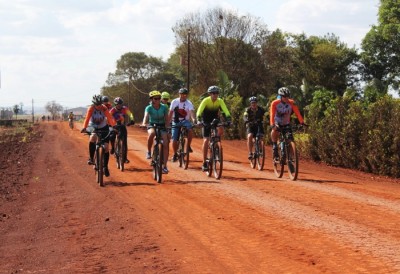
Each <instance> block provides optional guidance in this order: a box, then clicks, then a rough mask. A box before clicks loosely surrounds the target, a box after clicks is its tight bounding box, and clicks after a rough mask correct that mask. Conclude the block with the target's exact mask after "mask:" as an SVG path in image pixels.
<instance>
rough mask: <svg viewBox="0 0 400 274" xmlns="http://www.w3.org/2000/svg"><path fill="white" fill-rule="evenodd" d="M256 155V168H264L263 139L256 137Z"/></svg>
mask: <svg viewBox="0 0 400 274" xmlns="http://www.w3.org/2000/svg"><path fill="white" fill-rule="evenodd" d="M256 155H257V158H256V159H257V168H258V170H263V169H264V162H265V149H264V141H263V140H261V139H258V141H257V145H256Z"/></svg>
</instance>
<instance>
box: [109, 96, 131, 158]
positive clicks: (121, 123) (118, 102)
mask: <svg viewBox="0 0 400 274" xmlns="http://www.w3.org/2000/svg"><path fill="white" fill-rule="evenodd" d="M123 103H124V101H123V100H122V98H121V97H117V98H115V99H114V107H113V108H111V110H110V114H111V115H112V116H113V118H114V119H115V121H116V122H117V125H118V137H119V138H122V140H123V142H124V144H125V147H126V151H125V152H126V153H127V152H128V132H127V130H126V126H125V115H128V116H129V118H130V122H129V123H128V124H127V125H128V126H130V125H134V124H135V119H134V118H133V114H132V112H131V111H130V110H129V108H128V107H127V106H124V105H123ZM115 137H116V136H115V135H113V136H111V137H110V142H111V154H114V144H115ZM125 156H126V157H125V163H129V160H128V155H125Z"/></svg>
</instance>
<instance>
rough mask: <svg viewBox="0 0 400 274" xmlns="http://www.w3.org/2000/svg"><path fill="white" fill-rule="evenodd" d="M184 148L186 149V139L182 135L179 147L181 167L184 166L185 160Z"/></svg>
mask: <svg viewBox="0 0 400 274" xmlns="http://www.w3.org/2000/svg"><path fill="white" fill-rule="evenodd" d="M184 147H185V139H184V138H183V136H182V134H180V136H179V147H178V161H179V167H182V165H183V161H184V160H183V158H184V153H185V152H184Z"/></svg>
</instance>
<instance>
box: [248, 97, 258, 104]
mask: <svg viewBox="0 0 400 274" xmlns="http://www.w3.org/2000/svg"><path fill="white" fill-rule="evenodd" d="M249 102H250V103H251V102H257V97H256V96H251V97H250V98H249Z"/></svg>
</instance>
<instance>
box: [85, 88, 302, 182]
mask: <svg viewBox="0 0 400 274" xmlns="http://www.w3.org/2000/svg"><path fill="white" fill-rule="evenodd" d="M178 93H179V97H178V98H176V99H174V100H172V102H169V100H170V99H171V96H170V94H169V93H168V92H162V93H161V92H159V91H157V90H154V91H151V92H150V93H149V100H150V102H149V105H147V106H146V108H145V111H144V118H143V121H142V124H141V127H145V128H147V132H148V138H147V152H146V159H151V149H152V146H153V142H154V137H155V134H156V132H155V128H154V127H155V126H158V127H161V128H162V130H161V138H162V140H163V143H164V144H169V142H170V139H172V151H173V155H172V157H171V160H172V161H173V162H175V161H177V159H178V155H177V149H178V138H179V130H180V127H182V126H185V127H186V128H187V129H188V145H189V152H192V149H191V146H190V145H191V142H192V138H193V126H194V125H201V126H203V125H207V124H210V123H211V122H212V121H213V120H214V119H220V116H221V115H222V116H223V117H224V120H225V123H226V125H228V126H229V125H230V123H231V114H230V112H229V110H228V108H227V106H226V104H225V102H224V100H223V99H222V98H219V93H220V88H219V87H218V86H210V87H209V88H208V90H207V93H208V95H209V96H207V97H206V98H204V99H203V100H202V101H201V103H200V105H199V107H198V109H197V112H195V109H194V105H193V103H192V102H191V101H190V100H189V99H187V97H188V94H189V91H188V90H187V89H186V88H181V89H180V90H179V92H178ZM257 101H258V100H257V97H255V96H252V97H250V98H249V104H250V105H249V107H247V108H246V109H245V112H244V114H243V119H244V121H245V125H246V131H247V148H248V152H249V154H248V158H249V159H252V157H253V155H252V152H251V151H252V147H253V137H255V136H256V135H257V134H260V135H264V127H263V123H264V117H265V114H266V111H265V110H264V108H262V107H260V106H258V104H257V103H258V102H257ZM292 113H295V114H296V116H297V118H298V120H299V122H300V123H301V124H304V119H303V117H302V116H301V114H300V111H299V109H298V107H297V106H296V104H295V102H294V100H293V99H290V91H289V89H288V88H286V87H282V88H280V89H279V90H278V97H277V99H276V100H274V101H273V102H272V104H271V107H270V126H271V128H272V130H271V139H272V148H273V157H274V159H275V158H277V157H279V154H278V145H277V141H278V137H279V130H280V127H282V126H285V125H287V124H289V123H290V116H291V115H292ZM125 116H129V118H130V122H129V123H128V124H127V125H132V124H134V123H135V121H134V117H133V114H132V112H131V111H130V110H129V108H128V107H126V106H124V105H123V100H122V99H121V98H120V97H117V98H115V99H114V107H113V106H112V105H111V104H110V103H109V99H108V97H107V96H101V95H94V96H93V99H92V105H91V106H90V107H89V108H88V110H87V114H86V118H85V121H84V123H83V128H82V131H81V132H86V128H87V127H88V126H90V127H94V128H96V129H100V130H101V129H105V132H106V129H108V127H109V126H112V127H114V128H116V129H117V132H118V134H119V137H121V138H123V141H124V142H125V144H126V145H127V131H126V127H125V126H124V124H125V122H124V119H125ZM169 128H171V134H170V133H169V131H168V129H169ZM223 131H224V128H223V127H218V135H219V136H221V137H222V135H223ZM210 133H211V128H210V127H204V126H203V127H202V136H203V146H202V152H203V164H202V170H203V171H206V170H207V169H208V167H207V163H206V159H207V148H208V144H209V140H210ZM104 134H105V135H106V133H104ZM105 135H104V136H103V137H105ZM110 141H111V152H109V149H108V145H106V152H105V157H104V166H105V168H104V175H105V176H106V177H108V176H109V175H110V172H109V169H108V161H109V154H110V153H111V154H113V153H114V141H115V135H114V136H111V137H110ZM95 142H96V135H95V134H92V135H91V136H90V139H89V160H88V164H90V165H92V164H94V163H93V157H94V153H95ZM163 155H164V159H163V169H162V172H163V173H165V174H167V173H168V172H169V171H168V167H167V164H168V159H169V146H168V145H165V146H164V151H163ZM126 159H127V158H126ZM126 162H127V163H129V160H128V159H127V160H126Z"/></svg>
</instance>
